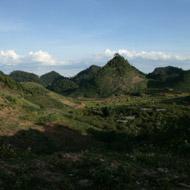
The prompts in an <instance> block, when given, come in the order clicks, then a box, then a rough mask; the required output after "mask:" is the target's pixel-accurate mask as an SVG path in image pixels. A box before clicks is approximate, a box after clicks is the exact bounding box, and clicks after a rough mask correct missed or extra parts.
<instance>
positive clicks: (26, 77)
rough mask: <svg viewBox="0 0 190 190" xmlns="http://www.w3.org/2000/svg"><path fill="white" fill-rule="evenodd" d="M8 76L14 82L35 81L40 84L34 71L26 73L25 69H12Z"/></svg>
mask: <svg viewBox="0 0 190 190" xmlns="http://www.w3.org/2000/svg"><path fill="white" fill-rule="evenodd" d="M9 76H10V77H11V78H12V79H13V80H15V81H16V82H36V83H39V84H41V80H40V78H39V76H38V75H36V74H34V73H28V72H25V71H13V72H11V73H10V75H9Z"/></svg>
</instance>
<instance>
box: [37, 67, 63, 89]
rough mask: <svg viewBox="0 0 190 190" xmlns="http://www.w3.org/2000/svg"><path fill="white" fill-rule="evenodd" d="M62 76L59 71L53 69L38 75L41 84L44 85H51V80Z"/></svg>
mask: <svg viewBox="0 0 190 190" xmlns="http://www.w3.org/2000/svg"><path fill="white" fill-rule="evenodd" d="M60 77H62V76H61V75H60V74H59V73H57V72H55V71H51V72H49V73H46V74H44V75H42V76H41V77H40V79H41V82H42V84H43V85H44V86H45V87H51V85H52V84H53V82H54V81H55V80H57V79H58V78H60Z"/></svg>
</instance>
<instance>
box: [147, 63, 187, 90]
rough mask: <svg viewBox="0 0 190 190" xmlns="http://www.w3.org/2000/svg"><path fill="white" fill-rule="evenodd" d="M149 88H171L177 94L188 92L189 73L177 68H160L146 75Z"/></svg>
mask: <svg viewBox="0 0 190 190" xmlns="http://www.w3.org/2000/svg"><path fill="white" fill-rule="evenodd" d="M147 78H148V79H150V80H149V84H148V87H149V88H160V89H163V88H172V89H174V90H177V91H179V92H190V71H184V70H182V69H180V68H177V67H171V66H169V67H160V68H156V69H155V70H154V71H153V72H152V73H150V74H148V75H147Z"/></svg>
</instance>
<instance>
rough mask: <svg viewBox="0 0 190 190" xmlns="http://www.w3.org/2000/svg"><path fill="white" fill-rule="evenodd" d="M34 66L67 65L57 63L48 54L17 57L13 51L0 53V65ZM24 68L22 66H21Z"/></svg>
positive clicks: (41, 52)
mask: <svg viewBox="0 0 190 190" xmlns="http://www.w3.org/2000/svg"><path fill="white" fill-rule="evenodd" d="M22 64H36V65H38V66H40V65H41V66H56V65H67V64H69V63H67V62H60V61H57V60H56V59H55V58H54V57H52V56H51V55H50V54H48V52H45V51H41V50H40V51H37V52H29V53H28V55H24V56H23V55H18V54H16V53H15V52H14V51H13V50H8V51H3V50H1V51H0V65H13V66H14V65H22ZM23 66H24V65H23Z"/></svg>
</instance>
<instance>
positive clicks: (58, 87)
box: [51, 77, 78, 94]
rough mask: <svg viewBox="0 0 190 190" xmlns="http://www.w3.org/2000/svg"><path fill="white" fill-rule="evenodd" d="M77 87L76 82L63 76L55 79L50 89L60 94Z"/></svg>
mask: <svg viewBox="0 0 190 190" xmlns="http://www.w3.org/2000/svg"><path fill="white" fill-rule="evenodd" d="M77 88H78V84H76V83H75V82H73V81H72V80H70V79H68V78H65V77H61V78H59V79H57V80H55V81H54V82H53V84H52V86H51V90H53V91H55V92H57V93H61V94H67V93H69V92H70V91H73V90H75V89H77Z"/></svg>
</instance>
